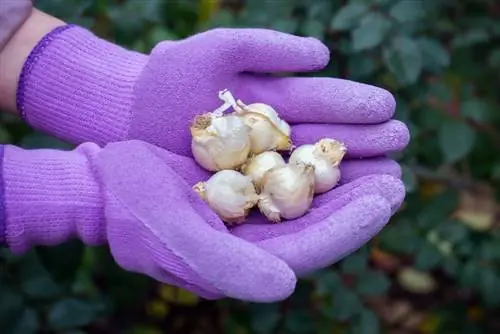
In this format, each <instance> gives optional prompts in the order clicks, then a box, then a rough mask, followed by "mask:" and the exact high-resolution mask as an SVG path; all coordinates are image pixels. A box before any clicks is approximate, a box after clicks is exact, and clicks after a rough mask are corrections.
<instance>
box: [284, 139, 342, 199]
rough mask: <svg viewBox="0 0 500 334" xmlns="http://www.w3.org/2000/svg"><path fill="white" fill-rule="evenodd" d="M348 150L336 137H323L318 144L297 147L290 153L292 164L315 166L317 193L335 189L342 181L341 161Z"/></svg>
mask: <svg viewBox="0 0 500 334" xmlns="http://www.w3.org/2000/svg"><path fill="white" fill-rule="evenodd" d="M346 152H347V148H346V146H345V145H344V144H343V143H341V142H339V141H337V140H334V139H321V140H320V141H318V142H317V143H316V144H306V145H301V146H299V147H297V148H296V149H295V150H294V151H293V152H292V154H291V155H290V159H289V161H288V162H289V163H291V164H311V165H313V166H314V174H315V193H316V194H321V193H325V192H327V191H329V190H331V189H333V188H334V187H335V186H336V185H337V184H338V183H339V181H340V177H341V173H340V168H339V165H340V162H341V161H342V159H343V157H344V155H345V154H346Z"/></svg>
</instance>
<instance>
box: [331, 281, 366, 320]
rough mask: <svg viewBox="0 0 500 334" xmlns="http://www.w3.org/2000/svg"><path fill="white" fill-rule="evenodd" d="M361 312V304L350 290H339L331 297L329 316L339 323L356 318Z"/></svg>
mask: <svg viewBox="0 0 500 334" xmlns="http://www.w3.org/2000/svg"><path fill="white" fill-rule="evenodd" d="M362 310H363V303H362V302H361V300H360V299H359V297H358V295H356V294H355V293H354V292H353V291H352V290H349V289H347V288H344V289H340V290H338V291H337V293H336V294H335V295H334V296H333V307H332V310H331V312H332V313H331V316H332V317H333V318H335V319H338V320H340V321H345V320H348V319H350V318H351V317H353V316H356V315H357V314H359V312H361V311H362Z"/></svg>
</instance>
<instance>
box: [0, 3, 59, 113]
mask: <svg viewBox="0 0 500 334" xmlns="http://www.w3.org/2000/svg"><path fill="white" fill-rule="evenodd" d="M62 25H65V22H63V21H61V20H59V19H57V18H55V17H53V16H50V15H48V14H45V13H43V12H41V11H39V10H37V9H33V11H32V13H31V15H30V17H29V18H28V19H27V20H26V22H25V23H24V24H23V25H22V26H21V27H20V28H19V30H18V31H17V32H16V34H15V35H14V36H13V37H12V38H11V39H10V41H9V42H8V43H7V45H5V47H4V48H3V50H1V51H0V109H1V110H4V111H8V112H11V113H17V109H16V90H17V83H18V81H19V76H20V75H21V71H22V69H23V65H24V62H25V61H26V58H27V57H28V55H29V54H30V52H31V50H32V49H33V48H34V47H35V46H36V45H37V43H38V42H39V41H40V40H41V39H42V38H43V36H45V35H46V34H47V33H49V32H50V31H52V30H53V29H54V28H56V27H59V26H62Z"/></svg>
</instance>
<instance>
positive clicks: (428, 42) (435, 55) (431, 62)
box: [417, 37, 450, 71]
mask: <svg viewBox="0 0 500 334" xmlns="http://www.w3.org/2000/svg"><path fill="white" fill-rule="evenodd" d="M417 43H418V45H419V47H420V49H421V50H422V56H423V64H424V67H425V68H426V69H429V70H431V71H437V70H440V69H442V68H443V67H448V66H450V53H449V52H448V50H446V49H445V48H444V47H443V45H441V43H439V42H438V41H437V40H435V39H432V38H428V37H421V38H419V39H418V40H417Z"/></svg>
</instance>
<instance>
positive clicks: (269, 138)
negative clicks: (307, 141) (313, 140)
mask: <svg viewBox="0 0 500 334" xmlns="http://www.w3.org/2000/svg"><path fill="white" fill-rule="evenodd" d="M219 98H220V99H221V100H222V101H224V106H227V105H230V106H232V107H233V109H234V114H235V115H238V116H239V117H241V118H242V120H243V121H244V122H245V124H247V125H248V126H249V127H250V128H251V131H250V134H249V135H250V143H251V148H250V151H251V153H253V154H259V153H262V152H265V151H290V150H292V148H293V143H292V141H291V139H290V137H291V128H290V125H289V124H288V123H287V122H285V121H284V120H282V119H281V118H280V117H279V115H278V112H277V111H276V110H275V109H274V108H273V107H271V106H270V105H268V104H264V103H252V104H249V105H246V104H245V103H243V102H242V101H241V100H236V99H235V98H234V97H233V95H232V94H231V92H229V91H228V90H227V89H225V90H223V91H221V92H219Z"/></svg>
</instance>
